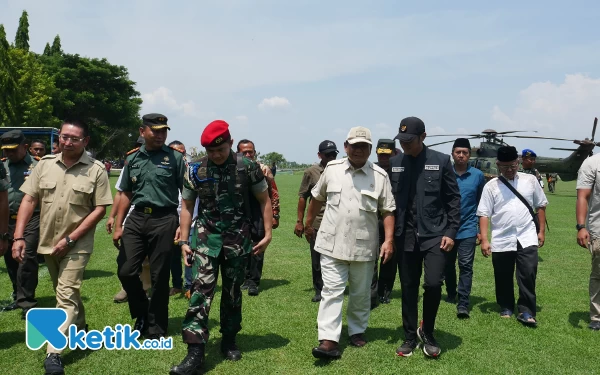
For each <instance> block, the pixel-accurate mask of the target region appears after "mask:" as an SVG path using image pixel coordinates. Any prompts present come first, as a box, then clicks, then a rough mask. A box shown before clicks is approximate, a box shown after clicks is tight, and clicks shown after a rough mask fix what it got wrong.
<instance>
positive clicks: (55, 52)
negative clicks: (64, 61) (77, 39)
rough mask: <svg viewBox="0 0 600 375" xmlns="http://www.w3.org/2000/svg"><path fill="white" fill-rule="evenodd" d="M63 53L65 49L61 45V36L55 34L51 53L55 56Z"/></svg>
mask: <svg viewBox="0 0 600 375" xmlns="http://www.w3.org/2000/svg"><path fill="white" fill-rule="evenodd" d="M62 54H63V50H62V46H61V45H60V36H58V35H57V36H55V37H54V41H53V42H52V47H50V55H52V56H54V55H62Z"/></svg>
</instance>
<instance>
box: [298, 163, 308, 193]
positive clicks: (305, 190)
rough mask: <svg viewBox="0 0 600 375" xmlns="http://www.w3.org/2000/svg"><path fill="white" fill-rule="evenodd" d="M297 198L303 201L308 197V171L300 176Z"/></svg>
mask: <svg viewBox="0 0 600 375" xmlns="http://www.w3.org/2000/svg"><path fill="white" fill-rule="evenodd" d="M298 196H299V197H301V198H304V199H307V198H308V197H310V173H309V172H308V169H307V170H305V171H304V176H302V182H301V183H300V190H299V191H298Z"/></svg>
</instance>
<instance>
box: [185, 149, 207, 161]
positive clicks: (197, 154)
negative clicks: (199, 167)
mask: <svg viewBox="0 0 600 375" xmlns="http://www.w3.org/2000/svg"><path fill="white" fill-rule="evenodd" d="M188 154H190V156H191V157H192V161H196V160H198V159H201V158H203V157H205V156H206V150H199V149H198V147H196V146H192V147H190V148H189V149H188Z"/></svg>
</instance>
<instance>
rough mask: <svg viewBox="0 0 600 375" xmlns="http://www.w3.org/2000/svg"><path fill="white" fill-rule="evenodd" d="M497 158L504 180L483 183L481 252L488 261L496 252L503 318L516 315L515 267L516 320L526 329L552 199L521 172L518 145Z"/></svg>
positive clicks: (532, 315)
mask: <svg viewBox="0 0 600 375" xmlns="http://www.w3.org/2000/svg"><path fill="white" fill-rule="evenodd" d="M497 158H498V160H497V161H496V165H497V166H498V170H499V171H500V174H501V176H500V177H497V178H494V179H492V180H491V181H490V182H488V183H487V184H486V185H485V187H484V188H483V193H482V195H481V200H480V201H479V206H478V207H477V216H479V226H480V233H481V252H482V253H483V255H484V256H485V257H488V256H489V255H490V254H492V264H493V266H494V279H495V282H496V302H498V304H499V305H500V310H501V311H500V316H501V317H503V318H510V317H511V316H512V314H513V309H514V304H515V297H514V286H513V285H514V270H515V265H516V270H517V273H516V275H517V284H518V285H519V299H518V301H517V307H518V310H519V315H518V316H517V319H518V320H519V321H520V322H521V323H523V324H524V325H527V326H533V327H535V326H536V325H537V320H536V319H535V312H536V303H535V299H536V295H535V281H536V276H537V266H538V247H542V246H544V240H545V223H546V220H545V219H546V206H547V205H548V200H547V199H546V195H545V194H544V191H543V190H542V187H541V186H540V184H539V183H538V181H537V178H536V177H535V176H533V175H529V174H525V173H521V172H517V170H518V169H519V161H518V153H517V150H516V149H515V148H514V147H507V146H503V147H500V148H499V149H498V156H497ZM503 180H504V181H506V182H504V181H503ZM506 183H508V184H510V185H511V186H512V187H514V189H516V191H517V192H518V193H520V195H521V196H523V197H524V199H525V200H526V201H527V203H528V205H529V206H526V205H525V203H524V202H522V201H521V199H519V198H518V197H517V196H516V195H515V194H514V193H513V192H512V191H511V190H510V188H509V187H508V186H507V185H506ZM530 207H531V208H533V209H534V210H537V216H538V220H539V232H538V231H537V230H536V229H537V228H536V223H535V222H534V219H533V216H532V213H531V212H530ZM489 218H491V219H492V242H491V244H490V242H489V240H488V227H489Z"/></svg>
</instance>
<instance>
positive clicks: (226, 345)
mask: <svg viewBox="0 0 600 375" xmlns="http://www.w3.org/2000/svg"><path fill="white" fill-rule="evenodd" d="M221 353H223V356H225V358H226V359H228V360H230V361H239V360H240V359H242V352H240V349H238V347H237V345H236V344H235V336H223V339H222V340H221Z"/></svg>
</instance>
